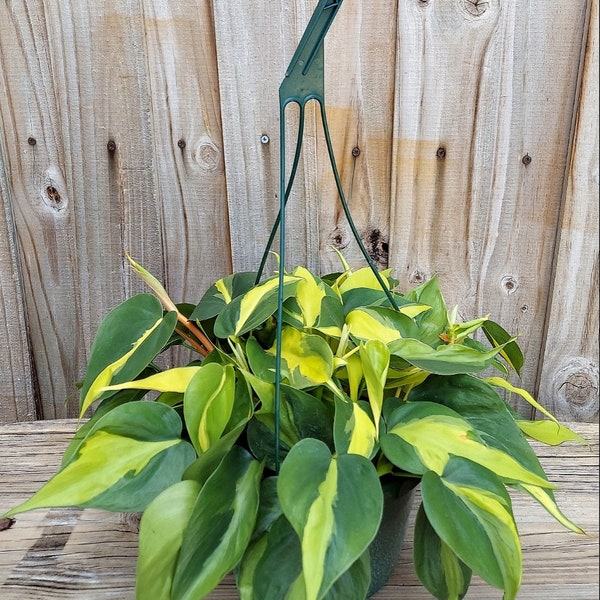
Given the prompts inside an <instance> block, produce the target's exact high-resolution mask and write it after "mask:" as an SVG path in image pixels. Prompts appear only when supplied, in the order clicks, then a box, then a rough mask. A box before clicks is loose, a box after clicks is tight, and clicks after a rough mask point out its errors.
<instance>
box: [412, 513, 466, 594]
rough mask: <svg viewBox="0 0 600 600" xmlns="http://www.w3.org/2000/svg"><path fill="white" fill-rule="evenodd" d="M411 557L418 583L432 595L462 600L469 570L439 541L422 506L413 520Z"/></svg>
mask: <svg viewBox="0 0 600 600" xmlns="http://www.w3.org/2000/svg"><path fill="white" fill-rule="evenodd" d="M413 557H414V565H415V571H416V573H417V576H418V577H419V580H420V581H421V583H422V584H423V585H424V586H425V587H426V588H427V589H428V590H429V591H430V592H431V594H432V595H433V596H435V597H436V598H437V599H438V600H460V599H461V598H464V596H465V595H466V593H467V590H468V589H469V585H470V583H471V574H472V571H471V569H469V567H467V565H465V563H463V562H462V560H460V558H458V556H456V554H455V553H454V552H453V551H452V550H451V549H450V548H449V547H448V545H447V544H446V543H444V542H443V541H442V540H441V539H440V537H439V536H438V534H437V533H436V532H435V529H434V528H433V527H432V526H431V523H430V522H429V519H428V518H427V515H426V514H425V511H424V510H423V505H422V504H421V506H420V507H419V510H418V511H417V517H416V520H415V534H414V550H413Z"/></svg>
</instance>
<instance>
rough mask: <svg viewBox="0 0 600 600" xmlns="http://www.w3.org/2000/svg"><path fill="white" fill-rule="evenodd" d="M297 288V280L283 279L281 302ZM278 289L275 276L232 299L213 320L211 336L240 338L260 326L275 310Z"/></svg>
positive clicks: (277, 280)
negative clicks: (212, 334) (213, 334)
mask: <svg viewBox="0 0 600 600" xmlns="http://www.w3.org/2000/svg"><path fill="white" fill-rule="evenodd" d="M297 285H298V278H297V277H291V276H289V275H286V276H285V277H284V283H283V300H285V299H286V298H289V297H290V296H292V295H293V294H294V293H295V291H296V287H297ZM278 287H279V277H278V276H276V277H270V278H269V279H266V280H265V281H264V282H263V283H260V284H258V285H257V286H254V287H253V288H252V289H250V290H249V291H248V292H246V293H245V294H243V295H242V296H237V297H236V298H233V299H232V300H231V302H229V304H227V305H226V306H225V307H224V308H223V309H222V310H221V312H220V313H219V316H218V317H217V319H216V321H215V325H214V333H215V335H216V336H217V337H219V338H227V337H229V336H240V335H243V334H244V333H247V332H248V331H250V330H252V329H254V328H256V327H258V326H260V325H261V324H262V323H264V322H265V321H266V320H267V319H268V318H269V317H270V316H271V315H273V314H274V313H275V312H276V310H277V303H278Z"/></svg>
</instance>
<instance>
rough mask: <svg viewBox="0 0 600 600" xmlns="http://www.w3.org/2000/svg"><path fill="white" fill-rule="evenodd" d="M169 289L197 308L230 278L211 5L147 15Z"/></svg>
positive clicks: (157, 6)
mask: <svg viewBox="0 0 600 600" xmlns="http://www.w3.org/2000/svg"><path fill="white" fill-rule="evenodd" d="M144 12H145V28H146V42H147V44H148V65H149V78H150V84H149V85H150V98H151V105H152V115H151V117H152V133H153V136H154V150H155V153H156V159H155V164H156V167H155V172H156V185H157V192H158V201H159V206H160V211H161V238H162V243H163V251H164V253H165V267H164V268H165V284H166V288H167V290H168V291H169V293H170V294H171V296H172V298H173V300H174V301H175V302H181V301H184V300H185V301H187V302H198V301H199V299H200V296H201V294H202V293H203V292H204V291H205V290H206V289H207V288H208V287H209V286H210V285H211V284H212V283H213V282H214V281H215V279H217V278H218V277H222V276H224V275H226V274H228V273H230V272H231V256H230V238H229V226H228V213H227V190H226V186H225V167H224V160H223V140H222V134H221V112H220V101H219V92H218V89H219V87H218V86H219V81H218V73H217V54H216V48H215V43H214V30H213V19H212V12H211V10H210V3H209V2H202V3H198V2H195V1H188V2H179V1H174V2H170V3H165V2H162V1H161V2H148V3H146V7H145V8H144Z"/></svg>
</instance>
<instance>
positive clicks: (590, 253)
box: [540, 0, 599, 421]
mask: <svg viewBox="0 0 600 600" xmlns="http://www.w3.org/2000/svg"><path fill="white" fill-rule="evenodd" d="M589 23H590V24H589V29H588V36H587V44H586V46H585V56H584V60H583V69H582V73H581V93H580V97H579V107H578V112H577V115H576V120H575V123H574V133H573V147H572V150H571V155H570V159H569V164H568V172H567V177H566V186H565V197H564V204H563V209H562V216H561V220H560V222H559V230H558V246H557V254H556V266H555V270H554V281H553V286H552V288H551V298H550V310H549V318H548V324H547V330H548V334H547V337H546V344H545V347H544V354H543V357H542V359H541V361H540V365H541V376H540V397H541V398H542V399H544V400H545V401H546V405H547V406H548V407H549V408H550V409H551V410H552V411H553V412H554V414H556V415H557V416H559V417H560V418H561V419H565V420H567V419H568V420H577V421H597V420H598V390H599V377H598V222H599V216H598V2H597V0H592V2H591V6H590V19H589Z"/></svg>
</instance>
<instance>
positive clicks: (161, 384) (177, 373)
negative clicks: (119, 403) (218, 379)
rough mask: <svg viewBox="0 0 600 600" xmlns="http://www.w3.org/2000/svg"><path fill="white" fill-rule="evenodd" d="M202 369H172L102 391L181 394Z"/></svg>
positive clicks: (108, 387)
mask: <svg viewBox="0 0 600 600" xmlns="http://www.w3.org/2000/svg"><path fill="white" fill-rule="evenodd" d="M201 368H202V367H173V368H172V369H167V370H166V371H160V372H159V373H155V374H154V375H150V376H148V377H145V378H144V379H134V380H133V381H125V382H123V383H116V384H113V385H108V386H106V387H104V388H102V391H107V390H108V391H117V390H154V391H157V392H163V393H164V392H176V393H179V394H183V393H184V392H185V391H186V390H187V387H188V385H189V384H190V381H191V380H192V378H193V377H194V376H195V375H196V374H197V373H198V371H199V370H200V369H201Z"/></svg>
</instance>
